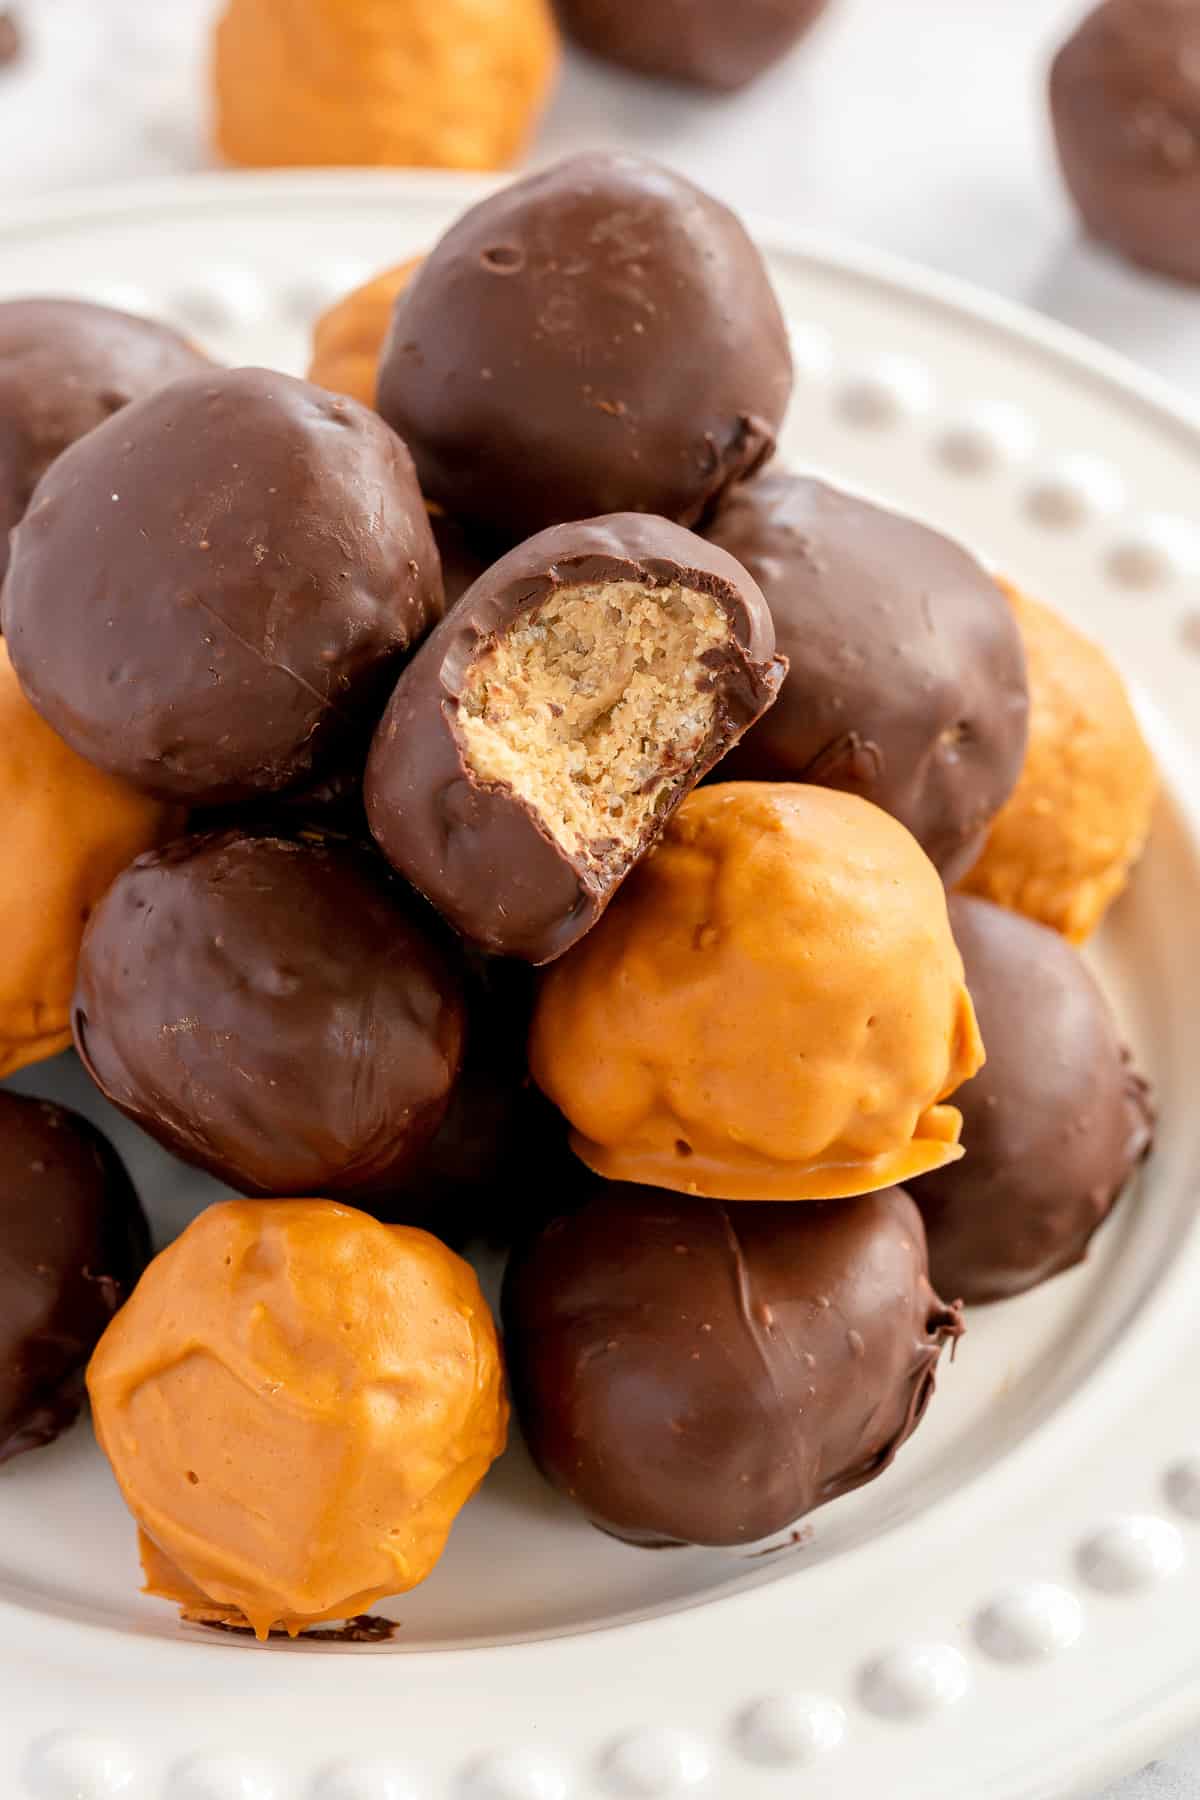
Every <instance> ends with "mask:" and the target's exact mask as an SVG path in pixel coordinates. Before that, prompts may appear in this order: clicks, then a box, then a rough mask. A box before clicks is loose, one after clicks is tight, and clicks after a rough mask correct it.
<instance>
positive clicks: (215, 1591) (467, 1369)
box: [88, 1199, 508, 1637]
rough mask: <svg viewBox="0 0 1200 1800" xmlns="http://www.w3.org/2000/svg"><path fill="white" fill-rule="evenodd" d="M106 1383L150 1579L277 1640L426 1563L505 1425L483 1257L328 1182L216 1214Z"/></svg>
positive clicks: (397, 1587)
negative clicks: (320, 1192) (324, 1192)
mask: <svg viewBox="0 0 1200 1800" xmlns="http://www.w3.org/2000/svg"><path fill="white" fill-rule="evenodd" d="M88 1389H89V1392H90V1394H91V1400H92V1414H93V1417H94V1419H95V1423H96V1432H97V1435H98V1437H99V1439H100V1443H101V1447H102V1448H103V1450H104V1451H105V1454H106V1455H107V1456H108V1459H109V1461H110V1462H111V1464H112V1466H113V1472H114V1474H115V1475H116V1477H117V1481H118V1483H119V1484H120V1487H121V1492H122V1494H123V1495H124V1497H125V1501H126V1503H127V1505H128V1506H129V1509H130V1511H131V1512H132V1513H133V1515H134V1517H135V1519H136V1520H137V1522H138V1525H139V1527H140V1540H141V1548H142V1562H143V1568H144V1570H145V1573H146V1577H147V1585H148V1587H149V1589H150V1591H151V1592H152V1593H157V1594H160V1595H162V1596H163V1597H164V1598H166V1599H170V1600H176V1601H177V1602H179V1603H180V1604H181V1605H182V1606H183V1607H184V1609H185V1612H186V1613H187V1614H188V1615H189V1616H192V1617H200V1618H206V1619H209V1620H217V1621H220V1622H223V1623H228V1624H242V1625H245V1624H248V1625H250V1626H252V1627H253V1629H254V1631H255V1632H256V1633H257V1634H258V1636H259V1637H266V1635H267V1633H268V1632H269V1631H270V1629H271V1628H272V1626H278V1627H281V1628H282V1629H284V1630H286V1631H289V1632H291V1633H293V1634H295V1633H296V1632H298V1631H301V1630H303V1629H304V1627H305V1626H306V1625H313V1624H316V1623H318V1622H319V1621H321V1620H325V1619H345V1618H350V1617H352V1616H354V1615H355V1614H358V1613H361V1612H364V1611H365V1610H366V1609H367V1607H369V1606H371V1605H372V1604H373V1603H374V1602H375V1601H376V1600H379V1599H382V1598H383V1597H384V1596H385V1595H388V1594H398V1593H403V1592H405V1591H407V1590H408V1589H409V1588H412V1587H415V1586H416V1585H417V1583H418V1582H420V1581H423V1580H424V1579H425V1577H426V1576H427V1575H428V1574H429V1572H430V1570H431V1569H432V1568H433V1566H434V1564H435V1563H436V1562H437V1560H438V1558H439V1557H440V1555H441V1553H442V1550H443V1549H444V1548H445V1543H446V1539H447V1536H448V1535H449V1532H450V1528H451V1526H452V1525H453V1523H454V1520H455V1518H456V1517H457V1515H458V1513H459V1512H460V1511H461V1509H462V1507H463V1506H464V1505H465V1504H466V1502H467V1500H468V1499H469V1498H470V1497H471V1495H472V1494H473V1493H474V1491H475V1489H476V1488H477V1487H478V1486H479V1484H480V1482H481V1481H482V1480H483V1478H484V1476H485V1474H486V1473H487V1471H488V1468H489V1467H490V1465H491V1464H492V1462H494V1460H495V1459H496V1457H497V1456H499V1454H500V1452H501V1451H502V1450H503V1448H504V1441H505V1435H506V1431H507V1425H508V1404H507V1401H506V1400H505V1397H504V1376H503V1370H502V1365H501V1361H500V1349H499V1345H498V1343H497V1341H496V1329H495V1326H494V1324H493V1322H492V1317H491V1314H490V1313H489V1311H488V1308H487V1303H486V1302H485V1300H484V1298H483V1295H482V1294H481V1293H480V1291H479V1283H478V1281H477V1280H476V1278H475V1275H474V1272H473V1271H472V1270H471V1269H470V1267H469V1266H468V1265H467V1264H466V1263H465V1262H463V1261H462V1260H461V1259H460V1258H459V1257H457V1256H456V1255H455V1254H454V1253H453V1252H452V1251H451V1250H448V1249H447V1248H446V1246H445V1245H444V1244H442V1243H439V1242H438V1240H437V1239H436V1238H433V1237H430V1236H429V1234H428V1233H427V1232H424V1231H414V1230H412V1229H410V1228H409V1227H407V1226H394V1225H393V1226H389V1225H383V1224H380V1223H379V1222H378V1220H375V1219H372V1218H368V1217H367V1216H366V1215H365V1214H364V1213H361V1212H356V1211H354V1210H353V1209H352V1208H350V1207H346V1206H337V1205H334V1204H333V1203H332V1202H330V1201H328V1200H305V1199H300V1200H275V1201H268V1202H257V1203H256V1202H254V1201H247V1200H238V1201H228V1202H226V1203H225V1204H223V1205H219V1206H211V1207H209V1208H208V1210H207V1211H206V1212H203V1213H201V1215H200V1217H199V1218H198V1219H196V1220H195V1221H194V1222H193V1223H192V1224H191V1225H189V1227H188V1228H187V1230H186V1231H185V1232H184V1233H183V1236H182V1237H180V1238H177V1239H176V1241H175V1242H174V1243H173V1244H171V1245H170V1247H169V1248H168V1249H166V1250H164V1251H163V1253H162V1254H161V1255H160V1256H159V1257H157V1258H156V1259H155V1261H154V1262H153V1263H152V1264H151V1265H150V1267H149V1269H148V1270H147V1271H146V1273H145V1275H144V1276H143V1277H142V1280H141V1281H140V1282H139V1283H138V1286H137V1288H136V1290H135V1291H134V1294H133V1297H132V1298H131V1299H130V1300H129V1301H128V1303H127V1304H126V1306H125V1307H124V1309H123V1310H122V1311H121V1312H120V1313H119V1314H118V1316H117V1318H116V1319H115V1320H114V1321H113V1323H112V1325H111V1326H110V1327H109V1329H108V1331H107V1332H106V1333H105V1335H104V1337H103V1339H102V1340H101V1343H100V1345H99V1347H98V1349H97V1350H96V1353H95V1355H94V1356H93V1358H92V1361H91V1365H90V1367H89V1370H88Z"/></svg>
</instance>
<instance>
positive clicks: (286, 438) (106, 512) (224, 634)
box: [3, 369, 442, 806]
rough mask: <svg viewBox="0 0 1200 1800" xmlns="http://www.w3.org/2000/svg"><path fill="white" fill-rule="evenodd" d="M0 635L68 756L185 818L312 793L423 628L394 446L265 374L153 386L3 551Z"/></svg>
mask: <svg viewBox="0 0 1200 1800" xmlns="http://www.w3.org/2000/svg"><path fill="white" fill-rule="evenodd" d="M12 543H13V548H12V565H11V568H10V570H9V578H8V581H7V583H6V585H5V589H4V600H3V607H4V629H5V632H6V635H7V637H8V644H9V651H10V654H11V656H12V660H13V665H14V667H15V668H16V670H17V674H18V676H19V677H20V680H21V684H22V686H23V687H24V689H25V691H26V693H27V694H28V695H29V698H30V699H31V700H32V701H33V703H34V705H35V706H36V707H37V709H38V711H39V712H40V713H41V714H42V715H43V717H45V718H46V719H47V720H48V721H49V723H50V724H51V725H53V726H54V728H55V730H56V731H58V732H59V733H60V734H61V735H62V736H63V737H64V738H65V739H66V741H67V742H68V743H69V744H70V745H71V747H72V749H74V750H77V751H78V752H79V754H80V755H81V756H85V757H86V758H87V759H88V761H89V762H93V763H95V764H97V765H98V766H99V767H100V768H103V769H107V770H109V772H110V773H112V774H115V775H121V776H123V777H124V778H125V779H126V780H127V781H130V782H132V783H133V784H134V785H135V786H137V787H140V788H142V789H144V790H145V791H146V792H148V793H151V794H155V795H158V796H160V797H162V798H166V799H180V800H185V801H187V802H189V803H190V804H192V805H196V806H201V805H218V804H221V803H223V802H230V801H235V800H244V799H250V798H253V797H255V796H257V795H261V794H263V793H271V792H275V791H277V790H279V789H281V788H285V787H289V786H292V785H293V784H299V783H303V782H307V781H310V780H315V779H317V778H319V777H320V776H321V775H322V774H323V773H324V772H325V771H326V770H327V769H329V768H330V767H333V766H335V765H336V764H337V763H338V762H339V761H341V760H342V759H343V758H344V757H345V756H346V755H347V753H348V748H349V746H351V745H360V744H361V743H362V742H363V741H364V740H365V738H366V737H367V736H368V735H369V733H370V731H371V729H372V727H373V726H374V723H375V720H376V718H377V717H378V714H379V711H380V710H381V708H382V705H383V701H384V698H385V697H386V694H387V692H388V689H389V687H390V686H391V684H392V683H393V682H394V680H395V677H396V672H397V669H398V667H399V664H400V663H401V661H402V660H403V657H404V653H405V652H406V650H408V648H409V647H410V646H411V645H412V644H414V643H415V642H416V641H417V640H418V639H419V638H420V637H421V636H422V635H423V634H424V632H425V631H426V630H427V629H428V627H429V626H430V625H431V624H432V623H433V622H434V620H435V619H437V618H439V617H440V616H441V611H442V585H441V575H440V571H439V566H438V558H437V552H436V550H435V548H434V544H433V538H432V535H431V533H430V530H429V522H428V519H427V517H426V513H425V508H424V505H423V503H422V501H421V496H420V493H419V491H418V488H417V484H416V480H415V477H414V475H413V469H412V462H411V459H410V458H409V456H408V453H407V452H406V450H405V448H404V445H403V444H402V443H400V441H399V440H398V439H397V438H396V437H395V436H394V434H393V433H392V432H390V431H389V430H388V429H387V427H386V426H385V425H384V424H383V423H382V421H381V420H380V419H379V418H378V417H377V416H376V415H375V414H374V413H373V412H369V411H368V410H367V408H366V407H364V406H360V405H358V403H357V402H356V401H353V400H348V399H345V398H344V397H342V396H339V395H336V394H329V393H327V392H325V390H324V389H322V388H317V387H312V386H310V385H309V383H308V382H304V381H295V380H293V379H292V377H291V376H289V375H278V374H273V373H271V372H270V371H268V370H264V369H234V370H228V371H226V370H213V371H212V373H211V374H207V375H202V376H193V377H191V378H189V379H187V380H184V381H178V382H174V383H172V384H171V385H170V386H169V387H166V388H163V389H162V390H160V392H159V393H157V394H154V395H152V396H151V397H150V398H149V399H146V400H142V401H139V402H137V403H135V404H134V405H133V406H130V407H128V408H127V409H126V410H125V411H124V412H123V413H122V414H121V416H120V417H119V418H117V419H111V420H109V422H108V423H107V424H106V425H102V426H100V427H98V428H97V430H96V431H95V432H92V433H90V434H89V436H88V437H87V438H86V439H84V440H82V441H81V442H80V443H78V444H75V445H73V446H72V447H71V449H70V450H69V451H67V452H65V453H64V454H63V455H62V456H61V457H60V458H59V459H58V461H57V462H56V463H54V465H53V466H52V467H51V468H50V470H49V471H48V472H47V474H46V475H45V477H44V478H43V480H42V481H41V482H39V484H38V489H37V492H36V494H35V495H34V498H33V501H32V502H31V505H30V508H29V511H28V512H27V514H26V516H25V519H24V521H23V523H22V524H21V525H20V526H19V528H18V529H17V531H16V532H15V533H14V534H13V540H12Z"/></svg>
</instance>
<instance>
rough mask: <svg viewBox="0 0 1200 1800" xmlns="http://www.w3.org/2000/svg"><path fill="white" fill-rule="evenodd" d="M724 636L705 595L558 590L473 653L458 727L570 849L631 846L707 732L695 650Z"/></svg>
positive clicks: (710, 715)
mask: <svg viewBox="0 0 1200 1800" xmlns="http://www.w3.org/2000/svg"><path fill="white" fill-rule="evenodd" d="M729 643H730V626H729V620H728V618H727V616H726V614H725V611H724V609H723V608H722V607H721V606H720V605H718V603H717V602H716V601H715V600H714V599H713V598H712V597H711V596H710V595H708V594H701V593H696V592H693V591H692V590H691V589H690V588H683V587H667V588H648V587H642V586H639V584H638V583H637V582H634V581H613V582H604V583H597V584H594V585H587V586H580V587H572V588H565V589H563V590H562V591H561V592H559V593H557V594H555V595H554V596H553V597H552V598H551V599H549V600H548V601H547V602H546V603H545V605H543V606H542V607H540V608H539V609H538V610H537V611H536V612H534V613H532V614H530V615H528V616H526V617H524V618H522V619H521V621H520V623H518V624H517V625H516V626H515V627H514V628H513V629H512V630H511V631H509V632H507V633H506V634H505V635H504V636H503V637H502V638H500V639H499V640H498V641H497V643H496V644H495V645H494V647H492V648H491V649H489V650H488V651H487V652H485V653H484V654H483V655H482V656H480V657H478V658H477V659H476V661H475V662H474V663H473V665H472V667H471V670H470V674H469V676H468V680H467V684H466V688H465V691H464V693H463V697H462V704H461V707H460V709H459V719H458V729H459V732H460V734H461V737H462V740H463V743H464V745H465V748H466V752H467V756H468V758H469V761H470V765H471V767H472V769H473V770H474V772H475V774H476V775H477V776H478V777H479V779H480V780H481V781H485V782H488V781H491V782H503V783H504V784H505V785H506V786H508V787H510V788H511V789H512V790H513V792H514V793H515V794H516V795H517V796H518V797H519V798H520V799H522V800H523V801H524V802H525V803H526V805H528V806H529V807H531V808H532V809H533V810H534V811H535V812H536V813H537V814H538V816H539V818H540V819H541V820H542V823H543V824H544V826H545V828H546V830H547V831H548V832H549V833H550V835H551V836H552V837H553V838H554V840H555V842H556V843H558V844H560V845H561V846H562V848H563V849H564V850H565V851H567V853H568V854H569V855H571V856H580V857H583V858H585V859H587V860H589V861H591V862H593V863H595V864H598V865H601V866H602V865H604V864H605V863H606V862H607V861H608V860H609V859H610V858H611V857H612V856H613V855H614V853H616V854H618V855H619V857H620V859H621V860H624V859H625V858H627V857H628V856H629V854H630V853H631V852H634V851H636V849H637V847H638V846H639V844H640V843H641V840H642V838H643V837H644V836H645V834H646V832H647V830H648V828H649V827H650V825H651V824H652V823H653V821H654V819H655V817H656V815H657V814H658V813H659V812H660V811H661V810H662V808H663V807H664V806H665V805H667V803H668V802H669V801H670V799H671V797H672V796H673V794H674V793H675V792H676V790H677V788H678V787H679V785H680V783H681V781H683V779H684V778H685V777H686V775H687V773H688V771H689V770H690V769H691V768H692V766H693V765H694V763H695V761H696V758H697V756H698V754H699V753H700V752H701V750H702V749H703V747H704V745H705V744H706V743H707V741H708V739H709V738H710V736H711V734H712V732H713V728H714V725H715V723H716V717H717V694H716V690H715V687H714V685H713V678H712V670H711V667H710V666H709V665H708V664H707V663H706V662H705V660H704V659H705V657H706V656H709V657H711V656H712V655H713V653H714V652H715V653H717V654H718V655H719V654H720V652H721V651H722V650H723V648H725V647H726V646H727V645H728V644H729Z"/></svg>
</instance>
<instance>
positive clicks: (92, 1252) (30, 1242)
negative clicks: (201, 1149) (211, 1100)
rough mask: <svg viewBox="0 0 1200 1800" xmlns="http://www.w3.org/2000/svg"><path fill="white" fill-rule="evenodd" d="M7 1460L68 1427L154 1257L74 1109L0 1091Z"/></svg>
mask: <svg viewBox="0 0 1200 1800" xmlns="http://www.w3.org/2000/svg"><path fill="white" fill-rule="evenodd" d="M0 1178H2V1179H0V1462H5V1461H7V1460H8V1458H9V1457H13V1456H17V1455H19V1454H20V1453H21V1452H22V1451H23V1450H35V1449H37V1448H38V1447H39V1445H42V1444H48V1443H49V1442H50V1441H51V1440H52V1439H53V1438H56V1437H57V1436H58V1435H59V1433H60V1432H62V1431H65V1430H66V1428H67V1427H68V1426H69V1425H71V1424H72V1423H73V1422H74V1420H75V1418H76V1417H77V1415H78V1413H79V1408H80V1405H81V1403H82V1400H83V1372H84V1366H85V1364H86V1363H87V1360H88V1357H89V1356H90V1355H91V1353H92V1350H93V1349H94V1348H95V1345H96V1342H97V1340H98V1338H99V1337H100V1334H101V1332H102V1331H103V1330H104V1328H105V1326H106V1325H107V1324H108V1322H109V1320H110V1319H111V1317H112V1315H113V1314H114V1313H115V1312H116V1310H117V1308H118V1307H119V1306H120V1305H121V1304H122V1302H123V1301H124V1300H125V1299H126V1297H127V1296H128V1294H129V1293H130V1292H131V1290H132V1288H133V1284H134V1282H135V1281H136V1280H137V1278H138V1276H139V1275H140V1274H141V1271H142V1269H143V1268H144V1267H145V1264H146V1260H147V1258H148V1256H149V1254H150V1233H149V1229H148V1227H147V1225H146V1220H145V1216H144V1214H143V1212H142V1209H141V1207H140V1205H139V1204H138V1198H137V1195H136V1194H135V1192H134V1190H133V1184H132V1183H131V1181H130V1179H129V1176H128V1175H127V1174H126V1172H125V1166H124V1164H123V1163H122V1162H121V1159H120V1157H119V1156H118V1155H117V1153H116V1151H115V1150H114V1149H113V1147H112V1145H111V1144H110V1143H109V1142H108V1140H107V1139H106V1138H105V1137H103V1136H102V1134H101V1133H100V1132H99V1131H97V1130H96V1128H95V1126H94V1125H91V1124H90V1123H89V1122H88V1120H86V1119H84V1118H82V1117H81V1116H80V1115H79V1114H78V1113H74V1112H70V1111H69V1110H68V1109H67V1108H66V1107H62V1106H54V1105H52V1104H51V1102H50V1101H48V1100H34V1099H30V1098H28V1097H27V1096H25V1095H24V1094H15V1093H12V1092H10V1091H9V1090H7V1089H5V1090H0Z"/></svg>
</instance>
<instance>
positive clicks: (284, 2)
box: [213, 0, 559, 169]
mask: <svg viewBox="0 0 1200 1800" xmlns="http://www.w3.org/2000/svg"><path fill="white" fill-rule="evenodd" d="M558 53H559V36H558V30H557V27H556V26H555V23H554V16H553V13H552V10H551V7H550V5H549V0H437V3H436V5H435V4H432V3H431V0H227V3H226V6H225V11H224V13H223V14H222V16H221V18H220V20H219V22H218V24H217V28H216V35H215V38H214V42H213V85H214V96H213V99H214V123H213V131H214V137H215V140H216V145H217V148H218V150H219V151H220V152H221V154H222V155H223V156H225V157H226V158H228V160H229V161H230V162H234V163H244V164H248V165H250V166H252V167H260V168H270V167H274V166H277V165H291V164H296V165H300V166H312V165H316V164H347V163H362V164H368V165H370V164H379V163H382V164H401V165H405V164H417V165H422V166H430V167H446V168H455V169H496V168H502V167H503V166H504V165H505V164H506V163H509V162H512V161H513V160H514V158H515V157H516V156H517V155H518V154H519V152H520V151H521V150H522V149H523V148H524V146H525V144H526V143H527V141H528V139H529V138H530V136H531V135H532V132H533V128H534V125H535V123H536V121H537V118H538V115H539V113H540V112H541V109H542V106H543V105H544V103H545V101H546V99H547V96H548V94H549V90H550V85H551V82H552V79H553V76H554V72H555V69H556V67H557V64H558Z"/></svg>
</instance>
